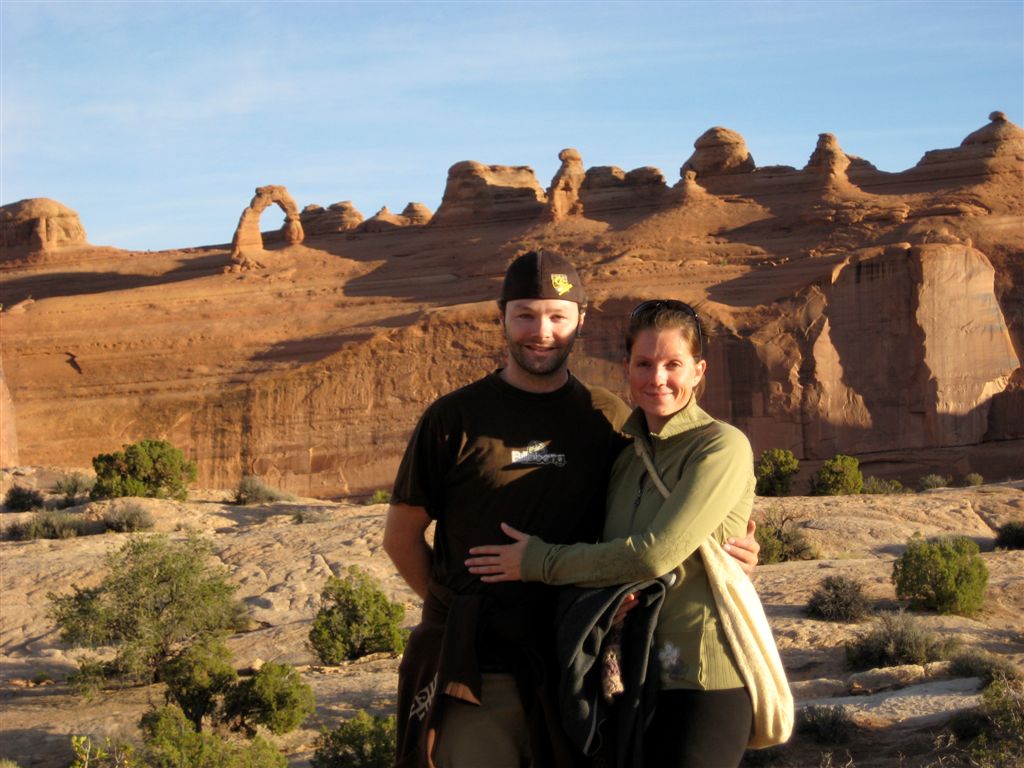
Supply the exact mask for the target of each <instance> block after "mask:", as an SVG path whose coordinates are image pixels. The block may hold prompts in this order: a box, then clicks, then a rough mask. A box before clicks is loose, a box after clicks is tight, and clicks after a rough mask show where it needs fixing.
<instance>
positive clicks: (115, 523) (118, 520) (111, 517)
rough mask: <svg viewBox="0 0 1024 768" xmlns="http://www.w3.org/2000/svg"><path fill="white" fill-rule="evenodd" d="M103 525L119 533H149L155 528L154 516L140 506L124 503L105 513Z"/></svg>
mask: <svg viewBox="0 0 1024 768" xmlns="http://www.w3.org/2000/svg"><path fill="white" fill-rule="evenodd" d="M103 525H104V526H106V529H107V530H108V531H116V532H118V533H135V532H136V531H148V530H149V529H150V528H152V527H153V516H152V515H151V514H149V512H148V511H146V509H145V508H144V507H142V505H140V504H136V503H134V502H130V501H129V502H122V503H120V504H116V505H114V506H112V507H111V508H110V509H108V510H107V511H106V512H104V513H103Z"/></svg>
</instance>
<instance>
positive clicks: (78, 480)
mask: <svg viewBox="0 0 1024 768" xmlns="http://www.w3.org/2000/svg"><path fill="white" fill-rule="evenodd" d="M94 482H95V481H94V480H93V479H92V478H91V477H89V476H88V475H84V474H82V473H81V472H71V473H70V474H66V475H64V476H63V477H60V478H58V479H57V482H56V483H54V486H53V492H54V493H59V494H60V495H61V496H63V497H64V500H63V502H62V506H65V507H71V506H74V505H75V503H76V502H77V501H78V497H79V496H84V495H86V494H88V493H89V491H91V490H92V486H93V484H94Z"/></svg>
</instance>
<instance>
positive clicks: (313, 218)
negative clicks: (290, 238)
mask: <svg viewBox="0 0 1024 768" xmlns="http://www.w3.org/2000/svg"><path fill="white" fill-rule="evenodd" d="M299 221H300V222H302V229H303V230H304V231H305V233H306V234H307V235H329V234H332V233H335V232H348V231H349V230H352V229H355V228H356V227H358V226H359V225H360V224H362V223H363V214H361V213H360V212H359V211H357V210H356V207H355V206H354V205H352V201H351V200H343V201H342V202H339V203H331V204H330V205H329V206H327V208H324V207H323V206H320V205H307V206H306V207H305V208H303V209H302V214H301V215H300V216H299Z"/></svg>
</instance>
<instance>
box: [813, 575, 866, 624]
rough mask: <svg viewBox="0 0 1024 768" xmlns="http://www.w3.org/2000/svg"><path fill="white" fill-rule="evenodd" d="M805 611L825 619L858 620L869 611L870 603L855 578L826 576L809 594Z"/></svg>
mask: <svg viewBox="0 0 1024 768" xmlns="http://www.w3.org/2000/svg"><path fill="white" fill-rule="evenodd" d="M807 613H808V615H809V616H813V617H814V618H817V619H825V620H826V621H860V620H861V619H863V618H864V617H865V616H867V615H868V614H869V613H871V604H870V603H869V602H868V599H867V598H866V597H865V596H864V587H863V585H861V583H860V582H859V581H857V580H856V579H850V578H847V577H846V576H826V577H825V578H824V579H822V581H821V584H819V585H818V588H817V589H815V590H814V592H813V594H811V599H810V600H809V601H808V603H807Z"/></svg>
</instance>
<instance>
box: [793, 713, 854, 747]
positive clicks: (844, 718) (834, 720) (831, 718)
mask: <svg viewBox="0 0 1024 768" xmlns="http://www.w3.org/2000/svg"><path fill="white" fill-rule="evenodd" d="M855 730H856V727H855V726H854V724H853V719H852V718H851V717H850V716H849V714H847V712H846V709H845V708H844V707H841V706H830V705H819V704H812V705H810V706H807V707H804V708H803V709H801V710H800V711H799V712H798V713H797V718H796V732H797V733H799V734H802V735H804V736H808V737H810V738H811V739H812V740H813V741H816V742H818V743H819V744H846V743H847V742H849V741H850V739H851V737H852V736H853V733H854V731H855Z"/></svg>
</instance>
